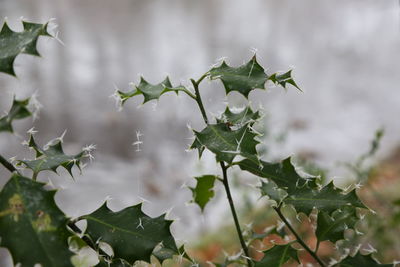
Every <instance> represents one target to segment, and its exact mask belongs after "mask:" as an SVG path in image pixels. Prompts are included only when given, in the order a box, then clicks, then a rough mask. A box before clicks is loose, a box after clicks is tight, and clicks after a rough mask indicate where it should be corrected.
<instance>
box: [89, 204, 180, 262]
mask: <svg viewBox="0 0 400 267" xmlns="http://www.w3.org/2000/svg"><path fill="white" fill-rule="evenodd" d="M141 206H142V205H141V204H139V205H136V206H131V207H128V208H125V209H123V210H121V211H118V212H114V211H112V210H110V209H109V208H108V207H107V204H106V203H104V205H102V206H101V207H100V208H99V209H97V210H96V211H94V212H93V213H91V214H89V215H85V216H82V217H81V218H82V219H86V221H87V230H86V231H87V233H88V234H89V236H91V237H92V239H93V240H101V241H103V242H106V243H108V244H109V245H110V246H111V247H112V248H113V250H114V256H115V257H116V258H121V259H124V260H126V261H127V262H129V263H130V264H132V263H133V262H135V261H137V260H142V261H147V262H149V261H150V256H151V254H152V252H153V250H154V249H155V248H156V247H157V246H160V245H161V246H162V248H164V249H168V250H171V251H173V252H175V254H178V248H177V247H176V245H175V240H174V238H173V236H172V235H171V232H170V229H169V227H170V225H171V223H172V221H169V220H165V215H162V216H160V217H157V218H151V217H149V216H147V215H146V214H144V213H143V212H142V209H141Z"/></svg>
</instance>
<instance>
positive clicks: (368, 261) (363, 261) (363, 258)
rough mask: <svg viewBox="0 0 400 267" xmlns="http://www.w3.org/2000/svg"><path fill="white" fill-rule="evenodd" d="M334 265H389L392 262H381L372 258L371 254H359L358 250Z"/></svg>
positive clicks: (387, 266)
mask: <svg viewBox="0 0 400 267" xmlns="http://www.w3.org/2000/svg"><path fill="white" fill-rule="evenodd" d="M334 266H335V267H355V266H360V267H361V266H365V267H390V266H393V267H394V264H381V263H378V262H377V261H376V260H374V259H373V258H372V256H371V254H368V255H361V254H360V252H358V253H357V254H356V255H354V256H353V257H351V256H347V257H346V258H344V259H343V260H342V261H341V262H339V263H338V264H335V265H334Z"/></svg>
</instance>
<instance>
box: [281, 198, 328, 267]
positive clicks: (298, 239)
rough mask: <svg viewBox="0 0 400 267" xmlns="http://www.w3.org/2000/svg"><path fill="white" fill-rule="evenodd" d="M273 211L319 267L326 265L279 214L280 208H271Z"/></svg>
mask: <svg viewBox="0 0 400 267" xmlns="http://www.w3.org/2000/svg"><path fill="white" fill-rule="evenodd" d="M273 208H274V210H275V211H276V212H277V213H278V215H279V217H280V218H281V220H282V221H283V222H284V223H285V224H286V226H287V227H288V228H289V229H290V231H291V232H292V233H293V235H294V236H295V237H296V240H297V242H298V243H299V244H300V245H301V246H302V247H303V248H304V249H305V250H306V251H307V252H308V253H309V254H310V255H311V256H312V257H313V258H314V259H315V260H316V261H317V262H318V263H319V265H321V267H325V266H326V265H325V264H324V263H323V261H322V260H321V259H320V258H319V257H318V256H317V254H315V252H314V251H312V250H311V249H310V248H309V247H308V246H307V244H306V243H305V242H304V241H303V240H302V239H301V237H300V236H299V234H298V233H297V232H296V231H295V230H294V228H293V227H292V226H291V225H290V223H289V221H288V220H287V219H286V218H285V216H284V215H283V214H282V212H281V206H278V207H273Z"/></svg>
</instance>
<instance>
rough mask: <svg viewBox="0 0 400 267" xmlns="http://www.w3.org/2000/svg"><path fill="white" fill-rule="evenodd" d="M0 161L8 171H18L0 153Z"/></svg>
mask: <svg viewBox="0 0 400 267" xmlns="http://www.w3.org/2000/svg"><path fill="white" fill-rule="evenodd" d="M0 163H1V164H2V165H3V166H4V167H5V168H6V169H7V170H9V171H10V172H18V171H17V169H16V168H15V167H14V166H13V165H12V164H11V163H10V162H8V160H6V159H5V158H4V157H3V156H2V155H0Z"/></svg>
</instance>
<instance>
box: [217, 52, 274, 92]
mask: <svg viewBox="0 0 400 267" xmlns="http://www.w3.org/2000/svg"><path fill="white" fill-rule="evenodd" d="M209 73H210V78H211V79H220V80H221V81H222V83H223V84H224V87H225V90H226V94H228V93H229V92H231V91H237V92H239V93H241V94H242V95H244V96H245V97H246V98H247V97H248V95H249V93H250V92H251V91H252V90H253V89H256V88H259V89H265V82H266V81H267V80H268V76H267V74H265V72H264V68H263V67H262V66H261V65H260V64H258V62H257V60H256V57H255V56H254V57H253V58H252V59H251V60H250V61H249V62H248V63H246V64H244V65H242V66H239V67H238V68H234V67H230V66H228V64H226V62H225V61H224V62H222V64H221V65H220V66H219V67H215V68H212V69H211V70H210V72H209Z"/></svg>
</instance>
